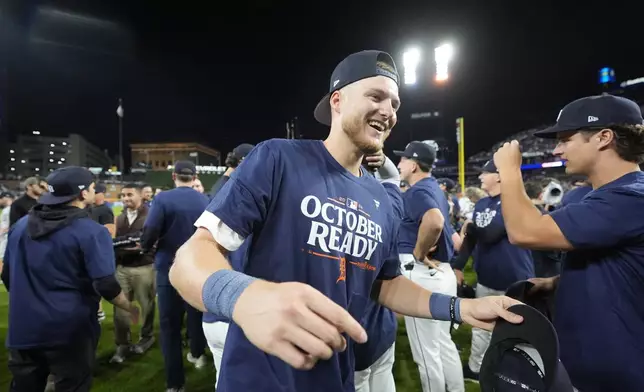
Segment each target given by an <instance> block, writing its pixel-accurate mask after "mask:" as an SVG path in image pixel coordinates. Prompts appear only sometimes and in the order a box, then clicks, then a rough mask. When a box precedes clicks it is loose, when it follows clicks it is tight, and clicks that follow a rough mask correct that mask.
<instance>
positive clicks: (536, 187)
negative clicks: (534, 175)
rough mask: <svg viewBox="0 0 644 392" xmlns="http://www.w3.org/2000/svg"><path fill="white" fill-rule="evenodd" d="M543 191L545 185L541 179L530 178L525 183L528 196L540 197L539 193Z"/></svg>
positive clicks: (532, 197)
mask: <svg viewBox="0 0 644 392" xmlns="http://www.w3.org/2000/svg"><path fill="white" fill-rule="evenodd" d="M541 192H543V186H542V185H541V181H538V180H530V181H527V182H526V183H525V193H527V194H528V197H529V198H530V199H537V198H539V195H541Z"/></svg>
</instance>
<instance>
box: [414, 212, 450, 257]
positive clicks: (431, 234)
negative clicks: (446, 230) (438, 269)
mask: <svg viewBox="0 0 644 392" xmlns="http://www.w3.org/2000/svg"><path fill="white" fill-rule="evenodd" d="M442 229H443V228H442V226H438V225H436V224H435V223H433V222H429V221H427V220H426V219H423V221H422V222H421V223H420V227H419V228H418V239H417V240H416V246H415V247H414V256H415V257H416V258H419V259H424V258H425V257H426V256H427V255H428V254H429V250H430V249H431V248H432V247H433V246H434V245H436V243H437V242H438V239H439V238H440V236H441V231H442Z"/></svg>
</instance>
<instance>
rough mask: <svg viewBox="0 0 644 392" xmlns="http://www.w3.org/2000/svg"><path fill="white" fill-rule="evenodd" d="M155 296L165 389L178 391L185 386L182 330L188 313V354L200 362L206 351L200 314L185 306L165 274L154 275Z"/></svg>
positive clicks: (163, 271) (166, 271)
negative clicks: (157, 306)
mask: <svg viewBox="0 0 644 392" xmlns="http://www.w3.org/2000/svg"><path fill="white" fill-rule="evenodd" d="M157 294H158V302H159V319H160V320H159V321H160V322H159V326H160V328H161V351H162V353H163V362H164V365H165V379H166V387H167V388H180V387H183V385H184V384H185V380H186V379H185V375H184V372H183V353H182V337H181V326H182V325H183V316H184V314H185V313H187V319H188V320H187V321H188V323H187V324H188V331H189V333H190V353H191V354H192V356H193V357H195V358H199V357H200V356H202V355H203V354H204V353H205V351H206V338H205V337H204V334H203V328H202V323H201V317H202V315H203V313H201V312H200V311H198V310H197V309H195V308H193V307H192V306H190V305H188V304H187V303H186V302H185V301H184V300H183V298H181V296H180V295H179V293H177V291H176V290H175V289H174V287H172V285H171V284H170V280H169V279H168V270H167V269H166V270H158V271H157Z"/></svg>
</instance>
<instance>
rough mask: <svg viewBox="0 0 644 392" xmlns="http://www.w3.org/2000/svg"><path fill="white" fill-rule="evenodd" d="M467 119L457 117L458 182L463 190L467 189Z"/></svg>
mask: <svg viewBox="0 0 644 392" xmlns="http://www.w3.org/2000/svg"><path fill="white" fill-rule="evenodd" d="M464 123H465V121H464V120H463V117H459V118H457V119H456V142H457V143H458V183H459V184H460V185H461V192H463V191H465V125H464Z"/></svg>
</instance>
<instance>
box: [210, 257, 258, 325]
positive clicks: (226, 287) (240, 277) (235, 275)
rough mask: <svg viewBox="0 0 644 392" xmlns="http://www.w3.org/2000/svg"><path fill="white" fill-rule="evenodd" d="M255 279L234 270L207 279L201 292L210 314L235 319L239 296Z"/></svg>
mask: <svg viewBox="0 0 644 392" xmlns="http://www.w3.org/2000/svg"><path fill="white" fill-rule="evenodd" d="M255 280H257V279H255V278H253V277H252V276H248V275H246V274H243V273H241V272H237V271H233V270H228V269H224V270H219V271H217V272H215V273H213V274H212V275H210V276H209V277H208V279H206V283H204V285H203V289H202V291H201V299H202V300H203V304H204V306H205V307H206V309H207V310H208V312H210V313H212V314H214V315H217V316H220V317H226V318H227V319H228V320H232V319H233V310H234V309H235V304H236V303H237V300H238V299H239V296H240V295H241V294H242V293H243V292H244V290H246V287H248V286H249V285H250V284H251V283H253V282H254V281H255Z"/></svg>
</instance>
